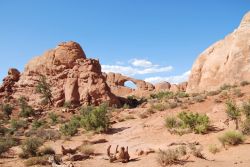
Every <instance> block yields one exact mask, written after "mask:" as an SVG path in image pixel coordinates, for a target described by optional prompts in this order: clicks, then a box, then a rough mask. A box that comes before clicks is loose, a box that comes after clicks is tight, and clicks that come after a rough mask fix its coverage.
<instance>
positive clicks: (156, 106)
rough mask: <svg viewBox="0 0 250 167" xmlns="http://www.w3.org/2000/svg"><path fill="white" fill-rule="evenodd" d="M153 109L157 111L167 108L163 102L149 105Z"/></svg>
mask: <svg viewBox="0 0 250 167" xmlns="http://www.w3.org/2000/svg"><path fill="white" fill-rule="evenodd" d="M151 107H152V108H153V109H155V110H158V111H164V110H166V109H168V106H167V105H166V104H163V103H156V104H153V105H152V106H151Z"/></svg>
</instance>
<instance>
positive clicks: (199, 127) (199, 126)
mask: <svg viewBox="0 0 250 167" xmlns="http://www.w3.org/2000/svg"><path fill="white" fill-rule="evenodd" d="M209 125H210V121H209V117H208V116H207V115H205V114H198V113H192V112H181V113H179V114H178V116H177V117H167V118H166V120H165V126H166V127H167V128H168V129H170V130H171V129H174V131H173V130H171V131H172V132H177V134H178V131H179V130H178V129H185V132H188V131H186V130H188V129H190V130H191V131H193V132H195V133H198V134H204V133H206V132H207V131H208V128H209Z"/></svg>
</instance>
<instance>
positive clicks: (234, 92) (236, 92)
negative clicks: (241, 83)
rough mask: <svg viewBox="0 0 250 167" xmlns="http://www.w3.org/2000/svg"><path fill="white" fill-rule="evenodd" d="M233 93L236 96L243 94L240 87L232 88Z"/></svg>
mask: <svg viewBox="0 0 250 167" xmlns="http://www.w3.org/2000/svg"><path fill="white" fill-rule="evenodd" d="M233 94H234V95H235V96H237V97H242V96H244V93H242V92H241V90H240V89H234V90H233Z"/></svg>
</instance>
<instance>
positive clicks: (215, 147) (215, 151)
mask: <svg viewBox="0 0 250 167" xmlns="http://www.w3.org/2000/svg"><path fill="white" fill-rule="evenodd" d="M208 150H209V152H211V153H212V154H216V153H218V152H220V149H219V148H218V147H217V146H216V145H215V144H211V145H209V147H208Z"/></svg>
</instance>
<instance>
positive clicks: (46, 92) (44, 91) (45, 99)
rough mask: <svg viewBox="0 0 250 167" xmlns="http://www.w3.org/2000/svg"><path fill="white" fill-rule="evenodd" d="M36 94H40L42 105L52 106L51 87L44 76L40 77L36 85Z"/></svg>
mask: <svg viewBox="0 0 250 167" xmlns="http://www.w3.org/2000/svg"><path fill="white" fill-rule="evenodd" d="M36 92H37V93H40V94H41V99H42V104H48V103H50V104H51V105H52V104H53V101H52V91H51V86H50V85H49V83H48V82H47V81H46V77H45V76H41V77H40V79H39V81H38V83H37V85H36Z"/></svg>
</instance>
